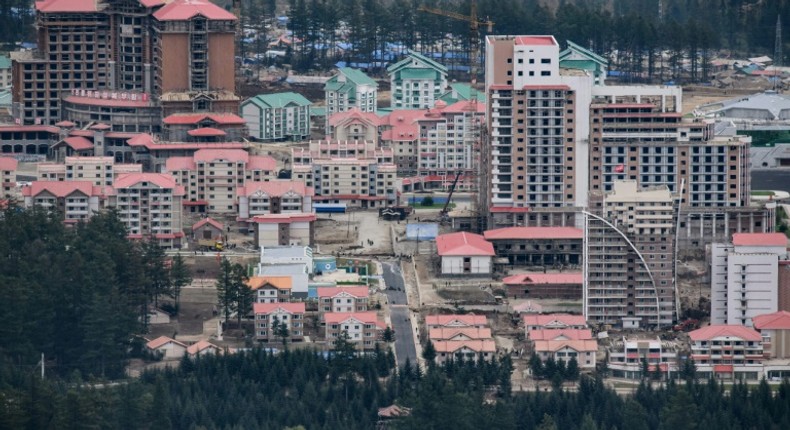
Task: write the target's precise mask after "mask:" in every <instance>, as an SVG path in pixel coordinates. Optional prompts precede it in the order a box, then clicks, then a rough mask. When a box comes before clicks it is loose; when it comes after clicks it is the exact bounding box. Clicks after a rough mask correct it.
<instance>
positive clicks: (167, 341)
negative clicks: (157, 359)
mask: <svg viewBox="0 0 790 430" xmlns="http://www.w3.org/2000/svg"><path fill="white" fill-rule="evenodd" d="M145 348H146V349H147V350H148V351H149V352H151V353H153V354H158V355H160V356H161V357H162V358H170V359H175V358H181V357H183V356H184V354H185V353H186V351H187V346H186V345H185V344H184V343H182V342H179V341H177V340H175V339H172V338H169V337H167V336H160V337H158V338H156V339H154V340H152V341H149V342H148V343H146V344H145Z"/></svg>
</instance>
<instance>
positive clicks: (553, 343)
mask: <svg viewBox="0 0 790 430" xmlns="http://www.w3.org/2000/svg"><path fill="white" fill-rule="evenodd" d="M532 344H533V349H534V351H535V353H536V354H537V355H538V357H539V358H540V359H541V360H542V361H546V360H548V359H549V357H553V358H554V361H559V360H562V361H564V362H566V363H567V362H568V361H570V360H571V358H576V362H577V363H578V364H579V368H580V369H595V356H596V353H597V352H598V341H596V340H595V339H586V340H567V339H557V340H536V341H533V342H532Z"/></svg>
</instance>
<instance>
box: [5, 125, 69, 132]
mask: <svg viewBox="0 0 790 430" xmlns="http://www.w3.org/2000/svg"><path fill="white" fill-rule="evenodd" d="M26 131H29V132H39V131H45V132H48V133H53V134H57V133H59V132H60V129H59V128H57V127H52V126H51V125H9V126H5V125H0V133H2V132H26Z"/></svg>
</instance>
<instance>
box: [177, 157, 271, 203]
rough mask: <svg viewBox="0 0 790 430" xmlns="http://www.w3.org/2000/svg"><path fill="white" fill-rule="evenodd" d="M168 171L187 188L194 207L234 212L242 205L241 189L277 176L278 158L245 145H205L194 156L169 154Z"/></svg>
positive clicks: (189, 200) (189, 201)
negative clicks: (239, 201)
mask: <svg viewBox="0 0 790 430" xmlns="http://www.w3.org/2000/svg"><path fill="white" fill-rule="evenodd" d="M190 158H191V160H190ZM165 171H167V172H168V173H171V174H172V175H173V176H174V177H175V178H176V181H177V182H178V184H179V185H182V186H183V187H184V188H185V189H186V192H187V197H186V199H185V200H184V204H185V205H187V206H189V208H190V211H192V212H203V211H206V212H209V213H233V212H237V211H238V209H239V208H238V204H237V195H238V193H239V189H240V188H241V187H244V186H245V185H246V184H247V183H248V182H258V181H268V180H271V179H275V178H276V177H277V162H276V161H275V160H274V159H273V158H271V157H268V156H258V155H250V154H248V153H247V151H244V150H242V149H201V150H198V151H197V152H195V153H194V155H193V156H192V157H172V158H169V159H168V160H167V161H166V162H165Z"/></svg>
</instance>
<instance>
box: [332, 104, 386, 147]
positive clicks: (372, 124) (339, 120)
mask: <svg viewBox="0 0 790 430" xmlns="http://www.w3.org/2000/svg"><path fill="white" fill-rule="evenodd" d="M380 124H381V118H379V116H378V115H377V114H376V113H375V112H363V111H361V110H359V109H358V108H356V107H353V108H351V109H348V110H346V111H343V112H336V113H333V114H331V115H330V114H328V113H327V121H326V126H327V131H326V135H327V139H331V140H336V141H347V140H370V141H373V142H378V140H379V125H380Z"/></svg>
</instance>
